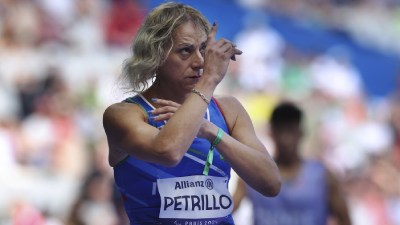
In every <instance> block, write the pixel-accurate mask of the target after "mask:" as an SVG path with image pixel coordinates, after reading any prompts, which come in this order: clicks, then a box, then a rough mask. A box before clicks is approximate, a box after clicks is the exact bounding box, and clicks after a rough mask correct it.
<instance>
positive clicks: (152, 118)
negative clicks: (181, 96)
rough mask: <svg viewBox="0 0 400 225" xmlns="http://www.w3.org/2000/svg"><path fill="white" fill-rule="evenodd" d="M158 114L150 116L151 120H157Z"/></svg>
mask: <svg viewBox="0 0 400 225" xmlns="http://www.w3.org/2000/svg"><path fill="white" fill-rule="evenodd" d="M156 117H157V116H149V120H155V119H156Z"/></svg>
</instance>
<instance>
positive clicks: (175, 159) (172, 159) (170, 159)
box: [157, 149, 183, 167]
mask: <svg viewBox="0 0 400 225" xmlns="http://www.w3.org/2000/svg"><path fill="white" fill-rule="evenodd" d="M157 158H158V163H159V164H160V165H162V166H165V167H175V166H177V165H178V164H179V163H180V162H181V160H182V158H183V155H181V154H178V153H177V152H176V151H171V150H168V149H163V150H162V151H158V152H157Z"/></svg>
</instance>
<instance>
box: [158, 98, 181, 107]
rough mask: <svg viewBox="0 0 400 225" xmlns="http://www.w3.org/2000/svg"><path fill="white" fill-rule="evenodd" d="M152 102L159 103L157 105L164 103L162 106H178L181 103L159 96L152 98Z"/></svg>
mask: <svg viewBox="0 0 400 225" xmlns="http://www.w3.org/2000/svg"><path fill="white" fill-rule="evenodd" d="M152 101H153V102H155V103H157V104H159V105H164V106H168V105H169V106H174V107H180V106H181V105H180V104H179V103H176V102H174V101H171V100H166V99H161V98H153V99H152Z"/></svg>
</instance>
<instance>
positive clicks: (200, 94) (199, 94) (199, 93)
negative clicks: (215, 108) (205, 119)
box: [192, 88, 210, 105]
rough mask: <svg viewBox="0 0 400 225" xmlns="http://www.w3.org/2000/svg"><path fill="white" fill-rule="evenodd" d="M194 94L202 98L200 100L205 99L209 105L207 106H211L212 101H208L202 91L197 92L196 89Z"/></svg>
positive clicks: (193, 90)
mask: <svg viewBox="0 0 400 225" xmlns="http://www.w3.org/2000/svg"><path fill="white" fill-rule="evenodd" d="M192 92H193V93H195V94H197V95H198V96H200V98H201V99H203V100H204V101H205V102H206V103H207V105H208V104H210V100H208V99H207V98H206V96H204V94H203V93H201V92H200V91H198V90H196V89H194V88H193V89H192Z"/></svg>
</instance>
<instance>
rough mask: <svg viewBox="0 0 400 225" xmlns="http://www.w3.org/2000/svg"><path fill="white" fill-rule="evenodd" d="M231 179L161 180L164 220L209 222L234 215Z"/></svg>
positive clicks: (162, 215)
mask: <svg viewBox="0 0 400 225" xmlns="http://www.w3.org/2000/svg"><path fill="white" fill-rule="evenodd" d="M227 183H228V178H226V177H213V176H203V175H196V176H188V177H176V178H167V179H158V180H157V186H158V190H159V192H160V196H161V209H160V218H179V219H208V218H219V217H225V216H228V215H229V214H231V213H232V210H233V200H232V197H231V195H230V193H229V191H228V188H227V186H228V185H227Z"/></svg>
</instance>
